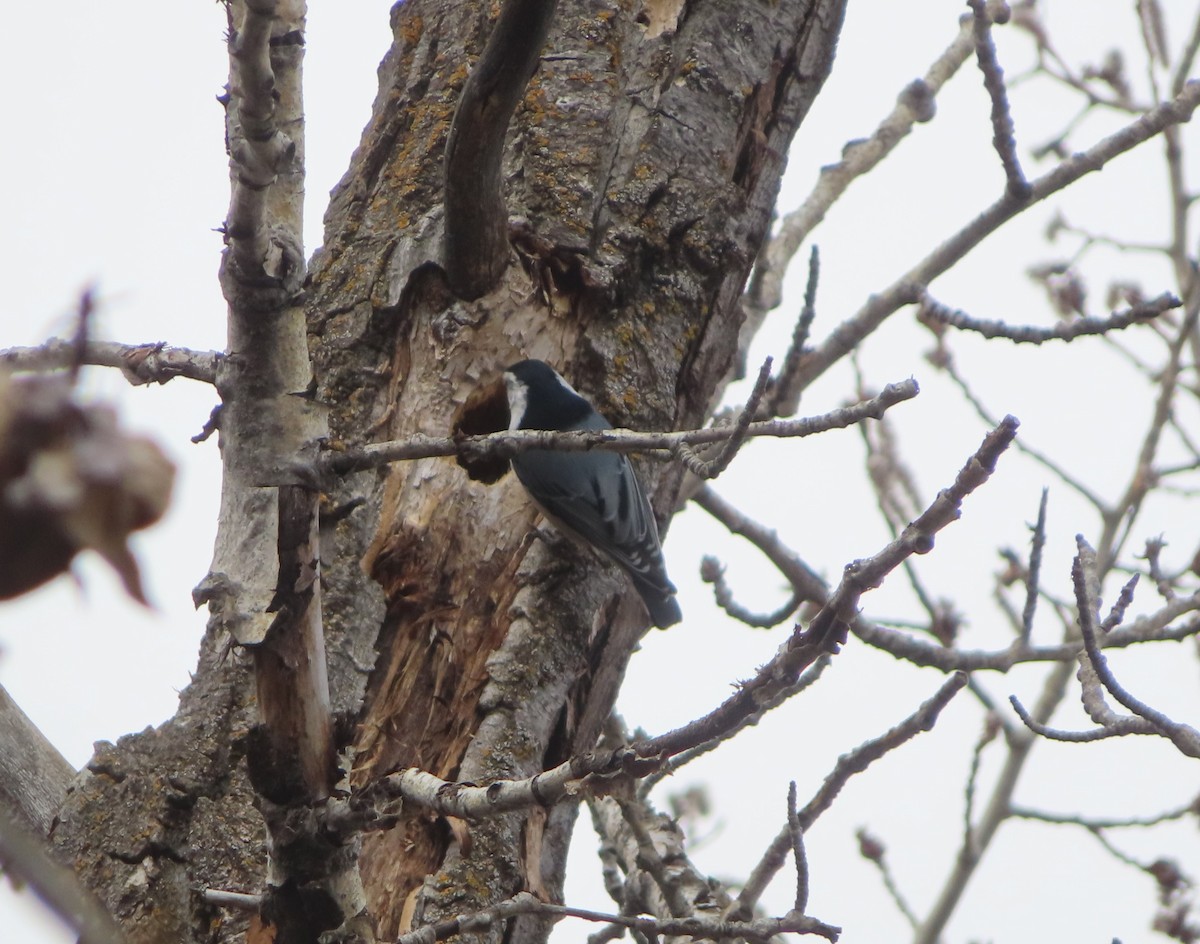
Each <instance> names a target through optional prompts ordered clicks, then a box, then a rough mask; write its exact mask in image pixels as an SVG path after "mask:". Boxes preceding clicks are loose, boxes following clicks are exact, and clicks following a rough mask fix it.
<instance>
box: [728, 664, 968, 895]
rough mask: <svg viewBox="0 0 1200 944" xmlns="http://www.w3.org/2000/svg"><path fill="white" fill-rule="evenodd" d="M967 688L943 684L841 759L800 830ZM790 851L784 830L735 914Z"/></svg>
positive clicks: (955, 682)
mask: <svg viewBox="0 0 1200 944" xmlns="http://www.w3.org/2000/svg"><path fill="white" fill-rule="evenodd" d="M966 684H967V676H966V675H965V674H964V673H961V672H956V673H955V674H954V675H952V676H951V677H950V678H948V679H946V681H945V682H943V683H942V686H941V688H939V689H938V690H937V692H935V693H934V695H933V697H931V698H929V699H928V700H927V701H924V702H922V703H921V706H920V707H919V708H918V709H917V710H916V711H915V712H913V713H912V714H911V715H909V716H908V717H907V718H905V719H904V720H903V721H901V722H900V723H899V724H897V725H896V726H895V727H893V728H890V729H889V730H887V731H886V732H884V733H883V734H881V735H880V736H879V737H877V738H875V739H874V740H871V741H867V742H866V743H865V744H862V745H860V746H858V747H856V748H855V749H854V750H852V751H850V752H849V753H847V754H843V755H842V756H841V757H839V758H838V761H837V764H836V765H835V766H834V768H833V770H832V772H830V774H829V775H828V776H827V777H826V778H825V781H824V782H823V783H822V784H821V787H820V789H819V790H818V791H817V793H816V795H815V796H813V798H812V799H811V800H809V801H808V803H807V804H805V806H804V809H802V810H800V811H799V812H798V813H797V814H796V815H797V821H798V822H799V824H800V827H801V828H802V829H805V830H808V829H811V828H812V825H813V823H815V822H816V821H817V818H818V817H819V816H820V815H821V814H822V813H824V812H825V811H826V810H827V809H829V807H830V806H831V805H832V804H833V801H834V800H835V799H836V798H837V795H838V794H839V793H841V791H842V788H843V787H845V786H846V783H847V782H848V781H849V780H850V778H851V777H852V776H854V775H855V774H858V773H862V772H863V771H864V770H866V769H867V768H868V767H869V766H870V765H871V764H873V763H874V762H875V761H877V760H879V758H881V757H883V756H884V755H885V754H887V753H888V752H889V751H893V750H895V749H896V748H897V747H899V746H900V745H902V744H904V743H905V742H907V741H910V740H912V739H913V738H914V737H916V736H917V735H918V734H920V733H921V732H922V731H929V730H931V729H932V728H933V725H934V723H935V722H936V721H937V718H938V715H939V714H941V711H942V709H943V708H945V707H946V705H948V704H949V703H950V699H952V698H953V697H954V696H955V695H956V694H958V692H959V691H960V690H961V689H962V688H963V686H965V685H966ZM790 850H791V831H790V829H789V828H788V827H786V826H785V827H784V828H783V829H782V830H780V832H779V834H778V835H777V836H776V837H775V838H774V839H773V840H772V841H771V844H770V846H768V847H767V851H766V852H765V853H764V854H763V857H762V859H761V860H759V863H758V865H756V866H755V867H754V870H753V871H752V872H751V873H750V877H749V878H748V879H747V880H746V885H745V887H743V889H742V891H741V894H740V895H738V904H737V910H736V912H734V913H736V914H743V915H744V914H750V913H751V911H752V910H753V908H754V905H755V903H756V902H757V901H758V899H759V898H760V897H761V896H762V893H763V892H764V891H765V890H766V887H767V885H769V884H770V882H771V879H773V878H774V877H775V873H777V872H778V871H779V869H780V868H781V867H782V866H783V864H784V862H785V861H786V860H787V856H788V852H789V851H790Z"/></svg>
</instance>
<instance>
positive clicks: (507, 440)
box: [321, 379, 919, 475]
mask: <svg viewBox="0 0 1200 944" xmlns="http://www.w3.org/2000/svg"><path fill="white" fill-rule="evenodd" d="M918 392H919V390H918V387H917V383H916V381H914V380H911V379H910V380H905V381H902V382H900V383H898V384H888V385H887V386H886V387H885V388H884V389H883V391H882V392H881V393H880V394H879V396H877V397H873V398H872V399H871V400H868V401H866V402H864V403H857V404H855V405H853V406H849V407H844V408H842V409H839V410H832V411H831V412H829V413H825V414H823V415H822V416H816V417H811V418H806V419H800V420H766V421H762V422H758V423H751V424H750V425H749V427H748V428H747V430H746V433H745V435H746V436H747V437H754V436H774V437H793V436H811V435H814V434H816V433H822V432H825V431H826V430H830V429H842V428H844V427H846V426H850V425H852V424H854V423H858V422H861V421H863V420H865V419H869V418H875V419H877V418H878V417H880V416H882V415H883V413H884V412H885V411H886V410H888V409H889V408H890V407H892V406H895V405H896V404H897V403H901V402H903V401H905V400H911V399H912V398H913V397H915V396H916V395H917V393H918ZM735 431H736V428H735V427H729V426H721V427H710V428H708V429H697V430H689V431H686V432H674V433H643V432H634V431H633V430H628V429H604V430H594V431H589V432H553V431H548V430H538V429H521V430H512V431H504V432H499V433H489V434H487V435H485V436H459V437H450V436H447V437H441V438H439V437H436V436H420V435H415V436H410V437H409V438H408V439H404V440H397V441H395V442H384V443H373V444H371V445H368V446H364V447H363V448H361V449H355V450H346V451H343V452H330V453H327V454H326V455H325V456H324V457H323V458H322V460H321V466H322V468H323V469H324V470H327V471H329V472H332V473H334V474H338V475H345V474H348V473H350V472H358V471H361V470H363V469H372V468H376V467H378V466H381V465H386V464H387V463H389V462H400V461H404V460H408V459H424V458H427V457H429V456H454V455H462V456H465V457H468V458H478V457H480V456H483V455H493V456H498V457H500V458H506V459H507V458H511V457H512V456H515V455H516V454H517V453H519V452H524V451H526V450H528V449H558V450H562V451H566V452H586V451H588V450H591V449H607V450H611V451H612V452H643V451H648V450H652V449H667V450H673V449H675V448H676V447H677V444H679V443H687V444H688V445H692V446H694V445H699V444H701V443H712V442H721V441H724V440H727V439H729V438H730V437H731V436H733V435H734V433H735Z"/></svg>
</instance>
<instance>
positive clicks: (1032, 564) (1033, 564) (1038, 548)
mask: <svg viewBox="0 0 1200 944" xmlns="http://www.w3.org/2000/svg"><path fill="white" fill-rule="evenodd" d="M1049 498H1050V490H1049V489H1047V488H1043V489H1042V500H1041V502H1039V504H1038V516H1037V524H1035V525H1034V526H1033V540H1032V541H1031V542H1030V544H1031V546H1030V548H1029V569H1028V571H1027V573H1026V576H1025V607H1024V609H1023V610H1022V611H1021V635H1020V637H1019V641H1020V644H1021V645H1022V646H1027V645H1029V640H1030V638H1031V636H1032V635H1033V617H1034V615H1035V614H1036V613H1037V601H1038V581H1039V577H1040V574H1041V570H1042V551H1043V549H1044V548H1045V547H1046V505H1047V502H1048V501H1049Z"/></svg>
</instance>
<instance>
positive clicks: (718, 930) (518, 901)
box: [396, 892, 841, 944]
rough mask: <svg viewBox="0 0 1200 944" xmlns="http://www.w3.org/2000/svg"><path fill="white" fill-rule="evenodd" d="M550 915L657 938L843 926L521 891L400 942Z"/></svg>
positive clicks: (756, 935) (420, 943)
mask: <svg viewBox="0 0 1200 944" xmlns="http://www.w3.org/2000/svg"><path fill="white" fill-rule="evenodd" d="M528 914H532V915H545V916H548V917H555V918H580V919H582V920H584V921H596V922H603V923H606V924H613V925H617V926H619V927H623V928H629V929H631V930H636V931H642V932H644V933H645V934H648V935H651V936H658V935H663V936H680V937H693V938H703V937H711V938H720V939H725V938H738V937H747V938H751V939H753V940H766V939H768V938H771V937H773V936H775V935H776V934H784V933H787V932H791V933H793V934H816V935H818V936H820V937H823V938H825V939H826V940H829V941H836V940H837V939H838V935H839V934H841V928H836V927H833V926H832V925H829V924H825V923H824V922H822V921H818V920H816V919H815V918H808V917H805V916H804V915H799V914H795V913H794V912H793V913H790V914H787V915H785V916H783V917H782V918H759V919H757V920H755V921H724V920H721V919H719V918H705V917H689V918H674V919H660V918H649V917H643V916H640V915H615V914H606V913H604V912H600V911H590V910H588V909H586V908H571V907H568V906H567V905H554V904H550V903H548V902H543V901H539V900H538V899H537V898H535V897H534V896H533V895H532V894H530V893H529V892H521V893H520V894H518V895H515V896H513V897H512V898H510V899H508V900H507V901H502V902H500V903H499V904H496V905H493V906H492V907H490V908H485V909H484V910H482V911H478V912H476V913H475V914H472V915H460V916H459V917H457V918H452V919H450V920H449V921H442V922H439V923H438V924H433V925H429V926H427V927H424V928H422V929H421V930H419V931H412V932H410V933H408V934H402V935H400V937H399V938H397V939H396V944H433V942H435V941H444V940H446V939H447V938H450V937H454V936H455V935H459V934H467V933H470V932H472V931H486V930H490V929H492V928H494V927H495V926H496V925H497V924H499V923H500V922H502V921H506V920H507V919H509V918H515V917H517V916H518V915H528Z"/></svg>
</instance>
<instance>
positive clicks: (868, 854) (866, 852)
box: [855, 829, 920, 930]
mask: <svg viewBox="0 0 1200 944" xmlns="http://www.w3.org/2000/svg"><path fill="white" fill-rule="evenodd" d="M855 835H856V837H857V839H858V849H859V854H860V855H861V856H862V857H863V858H864V859H866V860H867V861H868V862H873V863H875V868H877V869H878V870H879V877H880V878H881V879H883V887H884V888H885V889H887V893H888V894H889V895H890V896H891V898H892V902H893V903H894V904H895V906H896V907H897V908H898V909H899V911H900V914H902V915H904V918H905V920H906V921H907V922H908V925H909V927H911V928H913V930H916V927H917V925H918V924H919V923H920V922H919V920H918V918H917V915H916V912H914V911H913V910H912V906H911V905H909V903H908V901H907V900H906V899H905V897H904V895H903V894H902V893H901V891H900V886H899V885H898V884H897V883H896V879H895V877H894V876H893V875H892V870H891V867H890V866H889V865H888V862H887V850H886V849H885V848H884V845H883V843H882V842H880V841H879V840H878V839H876V838H875V837H874V836H872V835H871V834H870V833H868V832H867V831H866V830H865V829H860V830H858V832H857V833H856V834H855Z"/></svg>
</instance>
